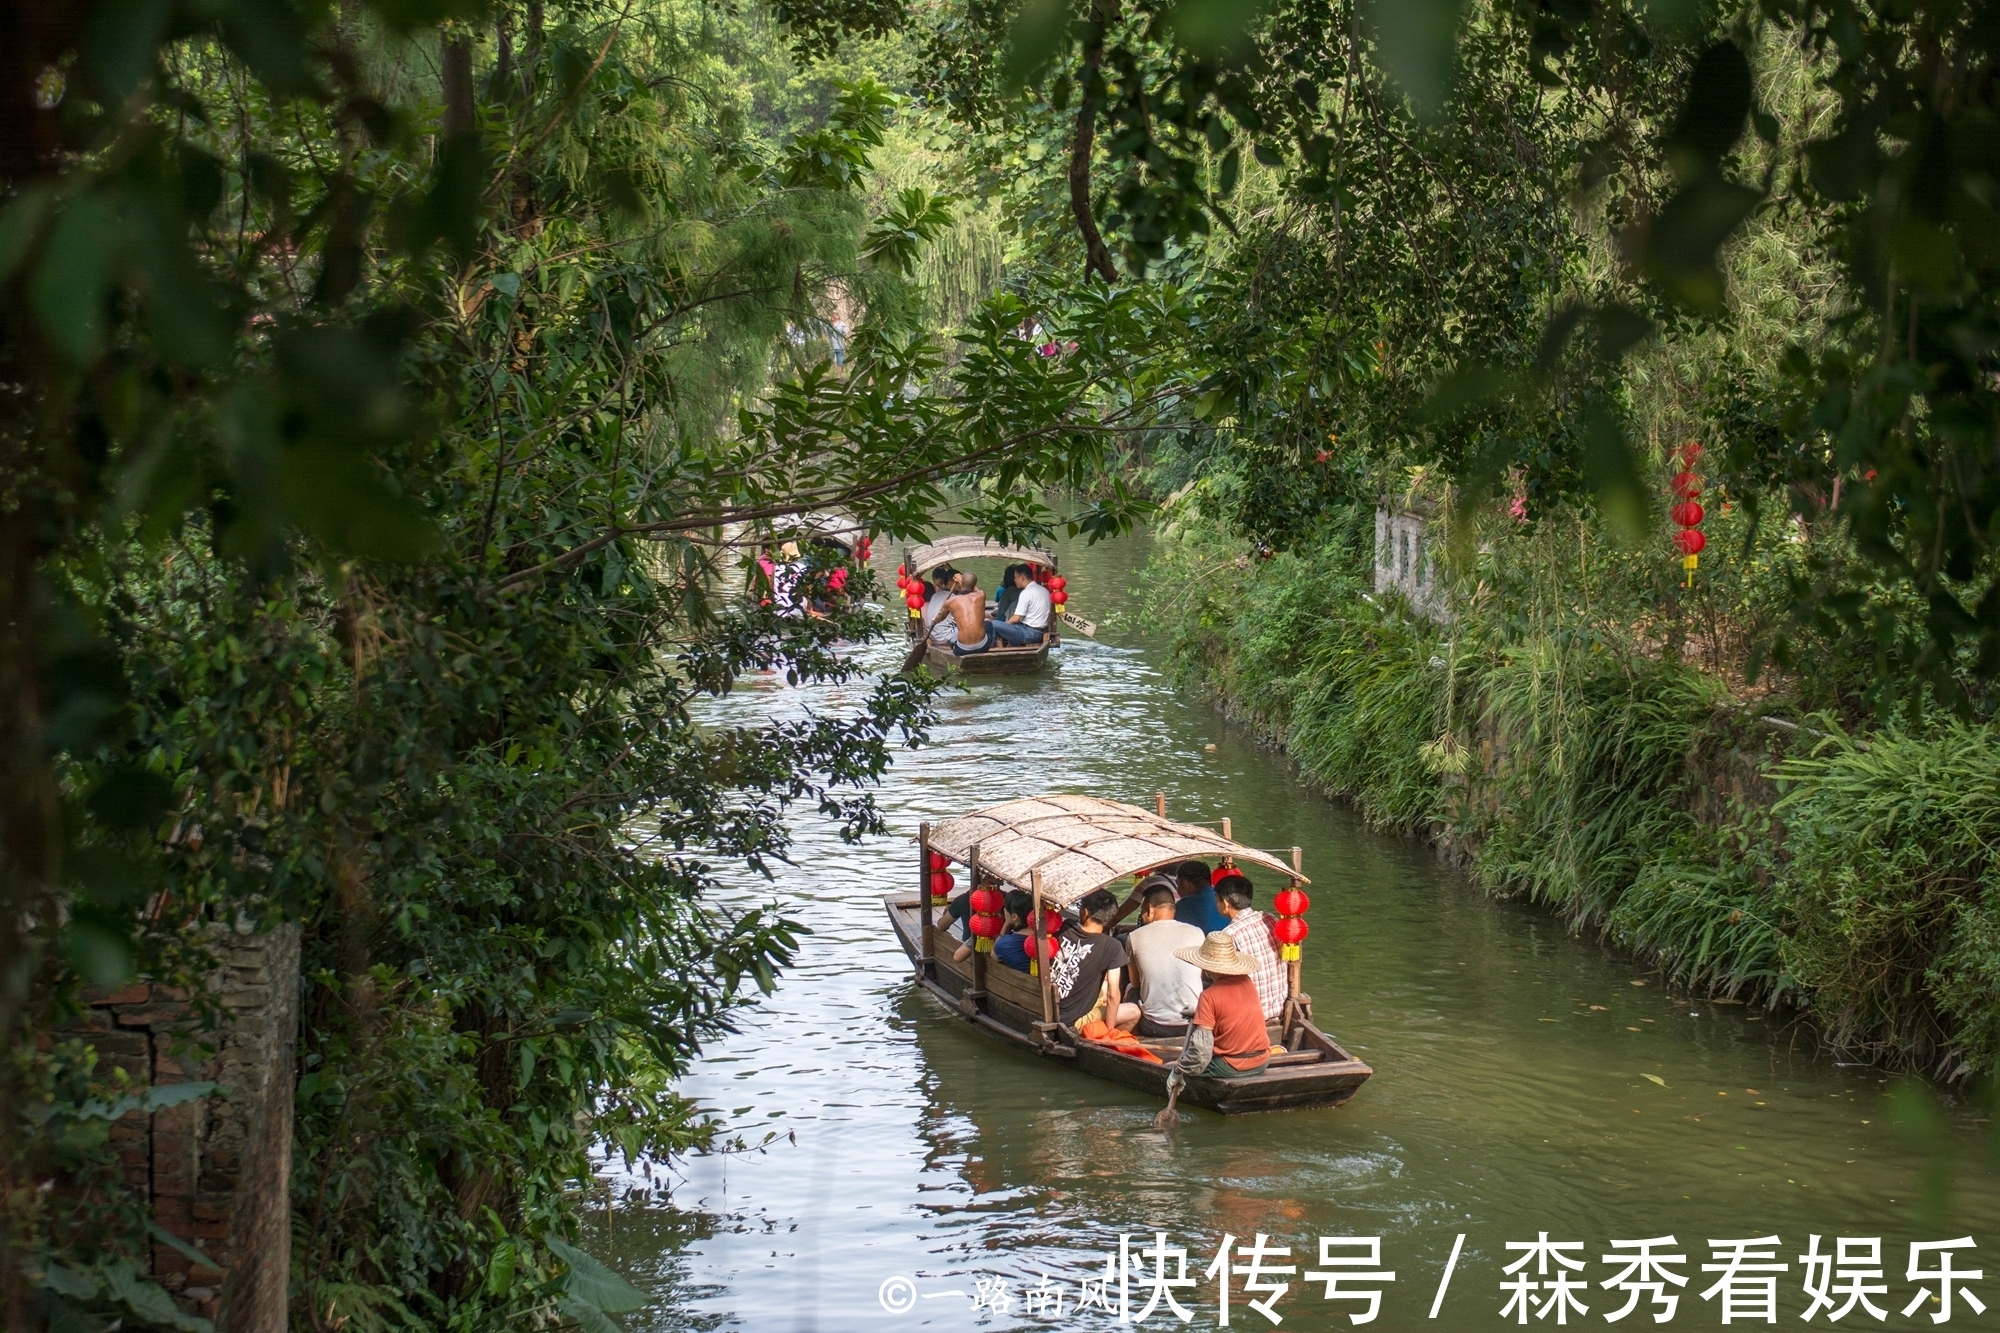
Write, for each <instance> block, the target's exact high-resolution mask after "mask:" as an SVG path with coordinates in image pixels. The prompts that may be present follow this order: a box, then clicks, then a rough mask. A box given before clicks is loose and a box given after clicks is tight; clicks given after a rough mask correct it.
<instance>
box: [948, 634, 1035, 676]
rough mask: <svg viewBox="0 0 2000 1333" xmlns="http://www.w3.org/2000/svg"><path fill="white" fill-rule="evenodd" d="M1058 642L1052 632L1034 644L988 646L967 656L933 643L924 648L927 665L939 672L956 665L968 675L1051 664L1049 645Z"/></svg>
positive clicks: (1019, 672) (1027, 669)
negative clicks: (1014, 646) (1007, 646)
mask: <svg viewBox="0 0 2000 1333" xmlns="http://www.w3.org/2000/svg"><path fill="white" fill-rule="evenodd" d="M1057 642H1058V639H1057V636H1056V635H1053V634H1051V635H1049V636H1048V637H1047V638H1045V639H1043V640H1042V641H1041V642H1040V643H1038V644H1036V645H1035V646H1034V647H1032V648H988V649H987V650H986V651H985V652H983V653H969V654H967V655H966V656H964V657H960V656H959V655H958V654H956V653H954V652H952V650H951V649H949V648H942V647H939V646H938V645H937V644H934V643H933V644H929V645H927V646H926V647H925V649H924V665H925V666H927V667H929V668H930V669H931V670H932V671H935V672H938V673H939V674H943V673H944V672H947V671H950V670H951V669H952V668H954V667H956V668H957V669H958V670H960V671H962V672H964V673H965V674H966V675H968V676H1024V675H1026V674H1028V673H1029V672H1030V671H1040V670H1041V669H1042V668H1043V667H1045V666H1047V665H1048V662H1049V649H1051V648H1053V647H1055V646H1056V644H1057Z"/></svg>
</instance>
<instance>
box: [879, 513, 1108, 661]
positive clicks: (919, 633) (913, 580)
mask: <svg viewBox="0 0 2000 1333" xmlns="http://www.w3.org/2000/svg"><path fill="white" fill-rule="evenodd" d="M968 560H1007V561H1012V562H1015V563H1018V564H1024V565H1028V566H1030V567H1031V568H1032V569H1034V570H1035V572H1036V578H1037V580H1038V581H1040V582H1044V583H1045V584H1046V586H1047V587H1048V589H1049V597H1050V601H1051V602H1052V604H1053V605H1054V608H1055V615H1054V617H1053V619H1052V620H1051V621H1050V624H1049V631H1048V633H1047V634H1046V635H1045V636H1043V638H1042V641H1041V642H1040V643H1038V644H1034V645H1032V646H1029V647H1022V648H1014V647H1009V646H1007V645H1005V644H995V645H994V646H993V647H991V648H988V649H985V650H984V651H982V652H976V653H970V654H967V655H966V656H964V657H960V656H958V655H957V654H955V653H953V652H952V650H951V649H950V648H948V647H944V646H941V645H939V644H935V643H929V642H927V641H926V640H925V639H924V637H923V634H924V630H923V622H922V619H921V614H922V608H923V605H924V600H925V596H926V594H925V593H924V592H922V591H921V590H919V591H915V592H912V591H910V589H911V588H917V587H919V585H921V582H922V580H923V578H924V577H925V576H926V575H927V574H929V573H930V572H931V571H932V570H934V569H936V568H937V567H938V566H939V565H957V564H962V563H963V562H965V561H968ZM897 577H898V579H899V580H900V581H902V584H903V586H904V597H905V601H904V605H906V606H908V607H909V610H910V619H909V640H910V659H911V660H910V663H909V666H910V667H915V666H916V664H917V662H918V661H922V662H924V663H925V664H926V665H928V666H929V667H930V668H931V669H932V670H934V671H948V670H950V669H951V668H953V667H956V668H958V669H959V670H960V671H962V672H964V673H965V674H966V675H968V676H1013V675H1021V674H1024V673H1026V672H1029V671H1039V670H1040V669H1041V668H1042V667H1043V666H1045V665H1047V663H1048V660H1049V652H1050V650H1051V649H1053V648H1056V647H1057V646H1059V645H1060V643H1061V641H1062V636H1061V631H1060V630H1059V629H1058V628H1057V622H1060V623H1061V624H1062V625H1064V626H1067V627H1068V628H1070V629H1073V630H1075V631H1077V632H1078V633H1080V634H1083V635H1085V636H1086V637H1092V636H1095V635H1096V633H1097V626H1096V625H1094V624H1092V623H1091V622H1090V621H1088V620H1085V619H1083V617H1081V616H1078V615H1075V614H1073V613H1072V612H1070V611H1069V610H1068V609H1067V603H1068V600H1069V596H1068V588H1067V584H1066V581H1065V580H1064V578H1063V576H1062V574H1061V573H1060V572H1059V571H1058V568H1057V564H1056V555H1055V553H1054V552H1053V551H1048V550H1044V549H1043V548H1042V547H1039V546H1015V545H1010V544H1008V543H1006V542H996V541H993V540H991V539H990V538H986V537H981V536H979V535H977V534H975V533H960V534H957V535H954V536H950V537H940V538H938V539H937V540H936V541H934V542H928V543H926V544H924V545H922V546H913V547H909V548H907V549H906V550H905V551H904V552H903V564H902V568H901V569H899V570H898V571H897ZM994 591H995V592H997V591H999V590H998V589H997V588H996V589H995V590H994ZM987 612H988V614H989V615H990V614H991V613H992V608H991V607H990V606H989V607H988V608H987Z"/></svg>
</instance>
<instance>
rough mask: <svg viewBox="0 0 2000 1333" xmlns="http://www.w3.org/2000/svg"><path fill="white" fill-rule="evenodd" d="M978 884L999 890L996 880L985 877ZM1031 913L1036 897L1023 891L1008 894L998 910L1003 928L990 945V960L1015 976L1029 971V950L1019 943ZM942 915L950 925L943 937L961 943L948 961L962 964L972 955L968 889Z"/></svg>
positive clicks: (969, 893) (947, 905) (970, 898)
mask: <svg viewBox="0 0 2000 1333" xmlns="http://www.w3.org/2000/svg"><path fill="white" fill-rule="evenodd" d="M980 883H981V885H982V886H984V887H986V888H989V889H997V888H999V887H1000V883H999V881H998V880H993V879H986V878H984V877H982V878H981V880H980ZM1034 909H1035V897H1034V895H1033V894H1031V893H1029V892H1027V891H1026V890H1025V889H1009V890H1007V896H1006V898H1005V899H1004V900H1003V901H1002V903H1001V906H1000V912H1001V921H1002V922H1003V928H1002V930H1001V932H1000V935H999V937H998V938H997V939H995V940H994V941H993V956H994V957H995V958H998V959H999V960H1000V961H1001V962H1003V963H1005V964H1006V965H1007V966H1009V967H1011V968H1013V969H1014V970H1015V971H1016V972H1025V971H1027V970H1028V946H1027V945H1026V944H1025V943H1023V942H1022V940H1021V932H1022V931H1025V930H1027V928H1028V913H1030V912H1032V911H1034ZM945 911H946V912H948V913H949V914H950V919H951V924H950V925H949V926H948V927H946V929H945V933H946V934H947V935H950V936H951V937H952V938H953V939H955V940H961V941H963V943H961V944H960V945H959V946H958V948H957V949H955V950H953V952H952V955H951V960H952V961H953V962H954V963H962V962H964V961H965V960H966V959H968V958H970V957H972V951H973V945H972V939H973V935H972V890H971V889H967V890H966V891H965V892H964V893H961V894H959V895H958V897H956V898H953V899H952V900H951V901H950V902H949V903H947V904H945Z"/></svg>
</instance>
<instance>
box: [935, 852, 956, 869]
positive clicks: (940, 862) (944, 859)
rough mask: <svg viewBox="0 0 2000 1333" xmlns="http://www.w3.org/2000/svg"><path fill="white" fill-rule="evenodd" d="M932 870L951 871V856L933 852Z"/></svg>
mask: <svg viewBox="0 0 2000 1333" xmlns="http://www.w3.org/2000/svg"><path fill="white" fill-rule="evenodd" d="M931 869H932V870H949V869H951V858H950V857H949V856H946V855H945V854H944V853H943V852H932V853H931Z"/></svg>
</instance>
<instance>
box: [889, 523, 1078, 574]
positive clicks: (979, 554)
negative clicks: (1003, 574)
mask: <svg viewBox="0 0 2000 1333" xmlns="http://www.w3.org/2000/svg"><path fill="white" fill-rule="evenodd" d="M954 560H1014V561H1026V562H1027V563H1028V564H1031V565H1041V566H1043V567H1044V568H1046V569H1054V568H1055V567H1056V557H1055V552H1053V551H1044V550H1043V549H1042V548H1041V547H1039V546H1010V545H1008V544H1007V543H1006V542H996V541H993V540H992V539H991V538H987V537H982V536H980V535H979V534H978V533H975V532H964V533H959V534H957V535H956V536H951V537H940V538H938V539H937V540H936V541H934V542H930V543H928V544H926V545H923V546H919V547H916V548H915V549H913V550H912V551H911V552H910V558H909V561H908V563H909V566H910V573H912V574H924V573H928V572H929V571H930V570H933V569H936V568H937V567H938V566H939V565H946V564H950V563H951V562H952V561H954Z"/></svg>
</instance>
